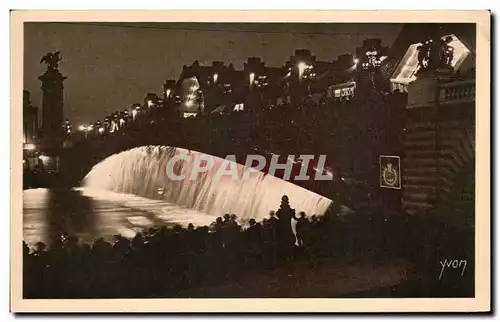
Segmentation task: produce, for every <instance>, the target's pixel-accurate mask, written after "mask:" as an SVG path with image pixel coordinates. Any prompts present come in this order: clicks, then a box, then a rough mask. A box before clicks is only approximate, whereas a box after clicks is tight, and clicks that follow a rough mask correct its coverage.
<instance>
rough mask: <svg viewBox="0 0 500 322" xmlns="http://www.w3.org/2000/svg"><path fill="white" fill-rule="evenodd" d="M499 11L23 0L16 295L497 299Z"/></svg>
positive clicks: (136, 306)
mask: <svg viewBox="0 0 500 322" xmlns="http://www.w3.org/2000/svg"><path fill="white" fill-rule="evenodd" d="M490 19H491V18H490V12H489V11H486V10H484V11H406V12H404V11H397V12H396V11H394V12H393V11H378V12H374V11H370V12H369V11H366V12H363V11H355V12H349V11H302V12H300V11H293V12H287V11H261V12H257V11H255V12H252V11H244V12H234V11H213V12H212V11H205V12H201V11H191V12H189V11H155V12H152V11H148V12H141V11H135V12H134V11H130V12H112V11H95V12H92V11H85V12H84V11H82V12H78V11H57V12H56V11H54V12H51V11H44V12H42V11H12V12H11V32H12V39H11V45H12V46H11V50H12V54H11V59H12V61H11V66H12V69H11V79H12V91H11V93H12V94H11V102H12V106H11V111H12V113H11V114H12V120H11V124H12V146H11V151H12V162H11V165H12V188H11V189H12V214H11V222H12V227H11V229H12V244H11V247H12V252H11V310H12V311H14V312H311V313H314V312H489V311H490V310H491V306H490V301H491V294H490V292H491V288H490V281H491V270H490V268H491V267H490V247H491V246H490V241H491V240H490V185H489V182H490ZM417 299H418V300H417Z"/></svg>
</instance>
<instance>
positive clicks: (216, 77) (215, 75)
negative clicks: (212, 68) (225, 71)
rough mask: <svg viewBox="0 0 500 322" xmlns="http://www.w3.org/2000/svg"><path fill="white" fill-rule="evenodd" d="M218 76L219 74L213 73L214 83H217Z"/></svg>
mask: <svg viewBox="0 0 500 322" xmlns="http://www.w3.org/2000/svg"><path fill="white" fill-rule="evenodd" d="M218 78H219V74H217V73H215V74H214V84H215V83H217V79H218Z"/></svg>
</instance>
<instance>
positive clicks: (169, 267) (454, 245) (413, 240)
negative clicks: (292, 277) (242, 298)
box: [23, 196, 473, 298]
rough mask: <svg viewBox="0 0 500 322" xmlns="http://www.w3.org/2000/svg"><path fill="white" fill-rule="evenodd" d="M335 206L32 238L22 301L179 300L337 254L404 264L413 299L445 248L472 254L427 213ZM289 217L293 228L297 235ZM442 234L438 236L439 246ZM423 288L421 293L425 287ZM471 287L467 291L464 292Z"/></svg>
mask: <svg viewBox="0 0 500 322" xmlns="http://www.w3.org/2000/svg"><path fill="white" fill-rule="evenodd" d="M338 210H339V209H334V208H332V209H331V210H330V211H328V212H327V213H326V214H325V215H323V216H315V215H312V216H310V217H308V216H307V215H306V214H305V213H303V212H299V214H298V215H296V214H295V210H294V209H292V208H290V205H289V200H288V197H287V196H283V197H282V200H281V205H280V207H279V209H278V210H277V211H276V212H274V211H271V212H270V214H269V217H268V218H265V219H264V220H262V221H261V222H257V221H256V220H255V219H250V220H249V221H248V223H247V224H245V227H242V226H241V224H240V223H239V222H238V218H237V216H236V215H234V214H225V215H224V216H223V217H219V218H217V220H216V221H214V222H213V223H212V224H211V225H209V226H201V227H194V226H193V225H192V224H189V225H188V226H187V227H185V228H183V227H181V226H180V225H175V226H173V227H167V226H163V227H159V228H158V227H153V228H149V229H147V230H145V231H144V232H143V233H138V234H137V235H136V236H135V237H134V238H132V239H127V238H125V237H123V236H120V235H115V236H114V237H113V239H112V240H110V241H107V240H105V239H104V238H103V237H100V238H97V239H96V240H95V241H94V242H93V243H92V245H88V244H85V243H80V242H79V241H78V240H77V239H76V238H75V237H74V236H68V235H67V234H65V233H63V234H62V235H61V238H59V239H57V240H56V241H55V242H53V243H52V244H51V245H50V247H47V245H45V244H44V243H42V242H38V243H37V244H36V245H34V247H33V248H32V249H30V248H29V247H28V245H27V244H26V243H23V269H24V279H23V287H24V290H23V296H24V297H25V298H151V297H179V296H181V295H182V294H186V292H189V290H191V289H197V288H198V289H199V288H203V287H206V286H210V285H218V284H221V283H228V282H230V281H233V283H238V280H239V278H240V277H241V276H243V275H245V274H257V276H263V275H265V274H266V272H267V271H269V270H274V269H277V268H279V267H282V266H286V265H293V263H295V262H297V261H311V262H316V263H321V261H324V260H326V259H330V260H331V259H333V260H345V259H346V258H353V259H356V258H363V259H364V260H367V259H369V260H370V259H372V260H374V261H383V260H388V261H392V260H395V259H400V258H405V259H407V260H409V261H410V262H411V263H412V266H411V267H412V268H413V269H414V270H416V271H418V274H417V275H415V276H418V278H416V277H413V278H410V279H409V280H408V281H409V282H411V283H413V284H411V289H409V290H405V292H407V293H404V294H405V296H411V295H415V296H418V294H412V292H413V293H418V290H420V292H424V294H427V293H425V292H430V291H429V290H430V289H432V285H431V284H429V280H431V281H434V280H435V277H434V275H433V274H434V272H433V270H432V267H434V265H432V261H433V260H437V259H438V258H439V256H440V255H441V254H443V253H445V251H446V253H447V254H452V253H450V250H452V251H454V252H455V253H456V254H461V255H463V256H469V257H470V256H471V254H470V253H465V254H464V253H460V252H464V251H466V252H469V251H471V249H470V244H468V243H469V242H470V241H471V240H470V238H471V233H472V237H473V232H471V231H470V227H465V228H460V229H457V228H456V227H454V228H453V229H452V228H451V226H450V224H449V222H441V223H439V222H437V221H436V216H435V214H431V215H430V216H428V217H425V216H424V217H421V216H419V217H415V218H413V219H410V218H408V217H407V216H396V217H393V218H389V219H388V218H387V217H373V216H363V215H361V214H356V216H348V219H347V218H345V216H343V215H341V214H340V213H339V211H338ZM432 216H434V217H432ZM422 218H425V219H422ZM429 218H432V219H429ZM441 218H442V217H441ZM292 221H294V222H296V225H295V227H296V229H295V230H296V235H294V232H293V230H292ZM436 223H437V224H436ZM429 224H431V226H429ZM416 234H417V235H418V236H417V235H416ZM442 234H447V235H446V240H445V241H443V239H442V236H443V235H442ZM464 236H465V237H466V238H464ZM463 245H469V246H467V247H463ZM438 262H439V261H437V263H438ZM471 270H472V272H473V268H471ZM311 274H314V272H313V271H312V272H311ZM405 274H407V273H405ZM468 274H473V273H470V271H468ZM472 276H473V275H472ZM422 278H427V279H426V283H427V284H422V282H421V281H422ZM434 282H435V281H434ZM452 284H453V285H455V284H454V282H452ZM422 285H426V287H427V288H426V289H425V290H424V291H422V290H421V289H420V288H421V287H422ZM430 285H431V286H430ZM467 285H469V284H467ZM440 287H441V288H442V285H440ZM471 289H472V290H473V287H472V288H471V287H470V285H469V286H468V288H467V289H466V291H467V292H471ZM455 291H456V290H455ZM408 293H410V294H408ZM453 295H456V292H455V293H453ZM262 296H264V297H265V294H263V295H262Z"/></svg>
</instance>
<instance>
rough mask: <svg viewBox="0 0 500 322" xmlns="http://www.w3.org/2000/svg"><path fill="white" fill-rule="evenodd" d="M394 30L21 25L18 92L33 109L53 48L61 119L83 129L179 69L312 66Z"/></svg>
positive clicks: (388, 41) (386, 40)
mask: <svg viewBox="0 0 500 322" xmlns="http://www.w3.org/2000/svg"><path fill="white" fill-rule="evenodd" d="M401 27H402V25H400V24H291V23H289V24H248V23H245V24H222V23H216V24H205V23H203V24H202V23H135V24H134V23H123V24H118V25H117V24H114V25H112V24H111V23H95V24H88V23H87V24H84V23H69V24H68V23H26V24H25V41H24V45H25V49H24V89H26V90H28V91H30V92H31V101H32V104H33V105H35V106H41V90H40V82H39V80H38V79H37V77H38V76H39V75H40V74H42V73H43V72H44V70H45V65H41V64H39V63H40V58H41V57H42V56H43V55H44V54H46V53H47V52H52V51H57V50H60V51H61V52H62V55H63V61H62V62H61V63H60V71H61V72H62V73H63V74H64V75H65V76H67V77H68V79H67V80H66V81H65V83H64V84H65V92H64V100H65V111H64V113H65V117H66V118H68V119H69V120H70V121H71V122H72V123H73V124H80V123H90V122H94V121H96V120H97V119H102V118H104V117H105V116H106V115H108V114H110V113H111V112H113V111H116V110H123V109H125V108H128V107H129V106H130V105H131V104H132V103H136V102H142V100H143V98H144V96H145V94H146V92H156V93H158V94H160V93H161V91H162V84H163V82H164V80H165V79H167V78H174V79H177V78H178V76H179V74H180V72H181V69H182V65H190V64H191V63H192V62H193V61H194V60H198V61H199V62H200V64H207V65H210V64H211V62H212V61H214V60H220V61H224V62H226V63H230V62H231V63H233V64H234V66H235V68H237V69H240V68H242V67H243V62H244V61H246V59H247V58H248V57H251V56H257V57H262V58H263V59H264V60H265V62H266V65H268V66H282V65H283V63H284V62H286V61H287V60H288V59H289V57H290V56H291V55H293V52H294V50H295V49H299V48H304V49H310V50H311V51H312V52H313V54H314V55H316V58H317V59H318V60H327V61H332V60H335V59H336V58H337V56H338V55H339V54H343V53H352V54H354V52H355V48H356V47H357V46H359V45H361V43H362V41H363V39H365V38H381V39H382V43H383V45H385V46H390V45H392V43H393V42H394V40H395V38H396V37H397V35H398V33H399V31H400V29H401Z"/></svg>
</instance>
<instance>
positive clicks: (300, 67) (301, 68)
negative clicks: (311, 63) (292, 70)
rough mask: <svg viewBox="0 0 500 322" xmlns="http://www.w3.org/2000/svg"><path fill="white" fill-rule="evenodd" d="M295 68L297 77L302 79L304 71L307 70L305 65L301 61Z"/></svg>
mask: <svg viewBox="0 0 500 322" xmlns="http://www.w3.org/2000/svg"><path fill="white" fill-rule="evenodd" d="M297 67H298V68H299V77H302V75H303V74H304V71H305V70H306V68H307V64H306V63H305V62H303V61H301V62H300V63H299V64H298V65H297Z"/></svg>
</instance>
